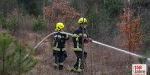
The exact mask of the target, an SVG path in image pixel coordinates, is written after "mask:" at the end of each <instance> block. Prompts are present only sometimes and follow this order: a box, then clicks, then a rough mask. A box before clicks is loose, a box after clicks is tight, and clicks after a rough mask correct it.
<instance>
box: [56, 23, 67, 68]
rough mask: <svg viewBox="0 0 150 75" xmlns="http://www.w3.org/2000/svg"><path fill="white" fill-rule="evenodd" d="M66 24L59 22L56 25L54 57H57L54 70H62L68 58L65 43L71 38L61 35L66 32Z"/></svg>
mask: <svg viewBox="0 0 150 75" xmlns="http://www.w3.org/2000/svg"><path fill="white" fill-rule="evenodd" d="M64 27H65V26H64V24H63V23H61V22H59V23H57V24H56V27H55V31H56V32H57V33H55V34H54V41H55V42H54V48H53V56H54V57H55V61H54V68H55V69H59V70H62V69H63V63H64V60H65V59H66V57H67V54H66V51H65V42H66V40H68V39H69V36H68V35H66V34H63V33H61V32H62V31H63V30H64Z"/></svg>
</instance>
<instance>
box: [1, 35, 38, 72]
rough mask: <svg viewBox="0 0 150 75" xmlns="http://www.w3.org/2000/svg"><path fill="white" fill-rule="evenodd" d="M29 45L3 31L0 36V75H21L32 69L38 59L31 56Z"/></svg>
mask: <svg viewBox="0 0 150 75" xmlns="http://www.w3.org/2000/svg"><path fill="white" fill-rule="evenodd" d="M30 50H31V49H29V50H27V45H26V44H21V43H19V42H18V41H17V40H15V39H14V38H13V37H12V36H11V35H8V34H7V33H3V35H1V36H0V75H17V74H18V75H20V74H22V73H26V72H28V71H30V70H31V69H32V68H33V67H34V66H35V65H36V64H37V63H38V61H37V60H36V59H33V57H31V56H29V57H28V59H26V60H24V57H25V55H26V54H28V51H30Z"/></svg>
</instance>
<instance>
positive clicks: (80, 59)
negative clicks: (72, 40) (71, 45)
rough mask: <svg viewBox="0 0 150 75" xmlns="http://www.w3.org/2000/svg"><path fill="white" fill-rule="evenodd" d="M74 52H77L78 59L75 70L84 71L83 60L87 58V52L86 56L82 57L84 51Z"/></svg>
mask: <svg viewBox="0 0 150 75" xmlns="http://www.w3.org/2000/svg"><path fill="white" fill-rule="evenodd" d="M74 52H75V54H76V57H77V61H76V63H75V64H74V69H76V71H78V69H83V68H84V65H83V59H82V58H84V60H85V59H86V58H87V52H84V56H82V55H83V52H82V51H74Z"/></svg>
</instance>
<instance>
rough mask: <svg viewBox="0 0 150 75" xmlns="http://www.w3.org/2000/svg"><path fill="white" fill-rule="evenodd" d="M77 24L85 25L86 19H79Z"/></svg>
mask: <svg viewBox="0 0 150 75" xmlns="http://www.w3.org/2000/svg"><path fill="white" fill-rule="evenodd" d="M78 23H79V24H82V23H87V19H86V18H83V17H81V18H80V19H79V20H78Z"/></svg>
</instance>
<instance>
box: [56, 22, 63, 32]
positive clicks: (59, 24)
mask: <svg viewBox="0 0 150 75" xmlns="http://www.w3.org/2000/svg"><path fill="white" fill-rule="evenodd" d="M64 27H65V26H64V24H63V23H61V22H59V23H57V24H56V28H55V31H60V30H61V29H63V28H64Z"/></svg>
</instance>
